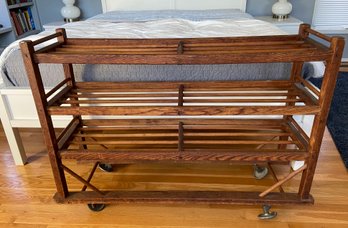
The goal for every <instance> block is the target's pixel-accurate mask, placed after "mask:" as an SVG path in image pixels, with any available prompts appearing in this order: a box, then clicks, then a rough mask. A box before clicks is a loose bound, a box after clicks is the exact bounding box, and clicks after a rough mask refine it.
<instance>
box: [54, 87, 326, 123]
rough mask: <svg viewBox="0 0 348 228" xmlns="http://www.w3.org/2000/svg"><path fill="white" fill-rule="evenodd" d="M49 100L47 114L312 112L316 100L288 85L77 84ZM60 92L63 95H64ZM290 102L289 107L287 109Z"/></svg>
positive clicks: (144, 114) (307, 93)
mask: <svg viewBox="0 0 348 228" xmlns="http://www.w3.org/2000/svg"><path fill="white" fill-rule="evenodd" d="M62 92H63V93H58V94H57V95H56V96H55V97H53V98H52V99H50V100H49V102H48V104H49V107H48V112H49V113H50V114H51V115H78V114H81V115H141V116H149V115H150V116H154V115H158V116H189V115H192V116H199V115H212V116H217V115H253V114H258V115H295V114H317V113H318V112H319V111H320V108H319V106H318V100H317V99H316V98H314V97H313V96H312V95H311V94H310V93H309V92H307V90H306V89H305V88H304V87H303V86H302V85H300V84H296V85H293V84H292V83H289V82H288V81H259V82H255V81H250V82H246V81H242V82H160V83H158V82H147V83H146V82H144V83H134V82H133V83H112V82H93V83H89V82H80V83H76V87H75V88H68V87H67V88H65V89H64V90H62ZM64 92H65V93H64ZM289 102H292V103H293V105H292V106H291V107H288V106H286V104H287V103H289Z"/></svg>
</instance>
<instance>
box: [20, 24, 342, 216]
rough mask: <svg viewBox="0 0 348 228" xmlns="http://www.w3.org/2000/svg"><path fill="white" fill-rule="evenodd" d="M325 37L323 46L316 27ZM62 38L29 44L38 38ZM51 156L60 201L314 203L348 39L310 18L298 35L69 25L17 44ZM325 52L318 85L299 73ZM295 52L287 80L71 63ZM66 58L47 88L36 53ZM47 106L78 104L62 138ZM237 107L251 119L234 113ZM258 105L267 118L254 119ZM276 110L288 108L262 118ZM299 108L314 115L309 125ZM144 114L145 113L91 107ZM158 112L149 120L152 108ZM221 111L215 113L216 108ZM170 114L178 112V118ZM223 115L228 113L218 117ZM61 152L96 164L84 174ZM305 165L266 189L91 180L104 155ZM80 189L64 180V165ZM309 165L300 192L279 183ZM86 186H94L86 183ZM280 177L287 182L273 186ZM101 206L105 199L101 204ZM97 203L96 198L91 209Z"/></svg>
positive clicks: (60, 109)
mask: <svg viewBox="0 0 348 228" xmlns="http://www.w3.org/2000/svg"><path fill="white" fill-rule="evenodd" d="M312 36H316V37H317V38H319V39H322V40H325V41H326V42H327V43H328V46H325V45H323V44H321V43H319V42H317V41H314V40H313V39H312V38H311V37H312ZM52 39H56V42H55V43H53V44H50V45H47V46H45V47H43V48H41V49H38V50H34V47H35V46H36V45H38V44H41V43H44V42H46V41H48V40H52ZM20 46H21V49H22V53H23V57H24V62H25V65H26V70H27V73H28V77H29V80H30V85H31V89H32V92H33V96H34V100H35V103H36V108H37V111H38V114H39V118H40V122H41V125H42V130H43V133H44V138H45V143H46V145H47V151H48V154H49V159H50V162H51V165H52V169H53V174H54V178H55V184H56V187H57V193H56V195H55V199H56V201H58V202H69V203H87V204H89V205H99V204H101V205H103V204H109V203H115V202H165V203H170V202H190V201H194V202H201V203H223V204H226V203H231V204H283V203H288V204H295V203H313V197H312V196H311V195H310V190H311V185H312V181H313V176H314V172H315V167H316V162H317V159H318V155H319V149H320V145H321V142H322V137H323V133H324V129H325V124H326V119H327V115H328V110H329V107H330V102H331V98H332V95H333V91H334V87H335V83H336V77H337V73H338V69H339V66H340V60H341V56H342V51H343V47H344V39H343V38H341V37H332V38H331V37H327V36H325V35H322V34H320V33H318V32H316V31H314V30H312V29H311V28H310V27H309V26H308V25H306V24H303V25H301V27H300V30H299V34H298V35H286V36H260V37H235V38H188V39H71V38H67V36H66V33H65V30H63V29H58V30H56V33H55V34H53V35H50V36H48V37H45V38H42V39H39V40H37V41H23V42H21V44H20ZM307 61H325V62H326V71H325V75H324V79H323V84H322V88H321V90H320V91H319V90H317V89H316V88H315V87H313V86H312V85H311V84H310V83H308V82H307V81H306V80H304V79H303V78H302V77H301V70H302V66H303V63H304V62H307ZM270 62H290V63H292V71H291V75H290V76H289V80H282V81H225V82H221V81H208V82H75V80H74V74H73V65H72V64H173V65H176V64H235V63H270ZM41 63H56V64H62V65H63V67H64V73H65V79H64V80H63V81H62V82H61V83H59V84H58V85H57V86H56V87H55V88H53V89H52V90H51V91H50V92H48V93H45V91H44V87H43V84H42V79H41V74H40V71H39V67H38V66H39V64H41ZM52 115H71V116H72V121H71V122H70V124H69V125H68V126H67V127H66V128H65V129H64V130H63V131H62V133H61V134H60V135H59V136H58V137H56V135H55V131H54V127H53V124H52V119H51V116H52ZM239 115H243V116H250V115H253V117H250V118H246V119H245V118H244V119H238V118H237V119H233V118H231V117H236V116H239ZM255 115H257V116H260V118H255ZM267 115H280V116H281V118H274V119H270V118H264V116H267ZM293 115H314V116H315V118H314V122H313V126H312V129H313V130H312V133H311V134H310V136H307V135H306V133H305V132H304V131H303V130H302V129H301V127H300V126H299V124H298V123H297V122H296V121H295V120H294V118H293ZM85 116H94V117H95V116H132V117H134V116H137V117H139V116H140V117H141V118H138V119H131V120H129V119H116V118H115V119H113V118H111V119H103V118H93V119H89V118H85ZM153 116H156V117H160V118H156V119H153V118H152V117H153ZM217 116H219V117H220V118H217V119H214V118H212V117H217ZM173 117H174V118H173ZM222 117H223V118H222ZM65 159H75V160H77V161H81V162H91V163H94V165H93V168H92V171H91V174H90V176H89V177H88V178H87V179H84V178H82V177H81V176H80V175H78V174H77V173H75V172H74V171H73V170H72V169H71V168H68V167H67V166H66V165H65V164H64V161H65ZM292 160H303V161H305V165H304V166H303V167H302V168H301V169H300V170H297V171H294V172H292V173H290V174H289V175H288V176H287V177H285V178H284V179H283V180H278V179H277V178H276V176H275V177H274V179H275V182H276V183H275V184H274V185H273V186H270V187H269V188H268V189H265V190H264V191H262V192H240V191H238V192H228V191H117V190H116V191H109V190H108V191H103V190H100V189H99V188H98V187H97V186H95V185H93V184H92V182H91V179H92V176H93V174H94V172H95V170H96V167H97V165H98V164H99V163H111V164H121V163H125V164H128V163H137V162H162V161H173V162H188V163H190V162H205V163H213V162H214V163H217V162H225V163H232V162H237V163H241V162H242V163H247V164H255V163H268V164H272V163H273V162H278V163H279V162H280V163H286V164H288V163H289V161H292ZM66 174H69V175H72V176H73V177H75V178H76V179H77V180H79V181H80V182H81V183H82V185H83V188H82V191H69V188H68V184H67V182H66V177H65V175H66ZM297 174H302V177H301V181H300V186H299V190H298V192H294V193H288V192H284V191H283V189H282V188H281V185H282V184H283V183H285V182H286V181H287V180H289V179H291V178H292V177H293V176H295V175H297ZM87 188H88V190H89V191H87ZM276 188H279V189H280V192H277V191H274V189H276ZM99 209H100V208H99ZM95 210H97V209H95Z"/></svg>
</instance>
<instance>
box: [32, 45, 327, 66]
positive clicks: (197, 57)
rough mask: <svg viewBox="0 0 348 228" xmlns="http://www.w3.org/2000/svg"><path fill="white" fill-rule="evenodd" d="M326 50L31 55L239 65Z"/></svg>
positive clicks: (313, 56)
mask: <svg viewBox="0 0 348 228" xmlns="http://www.w3.org/2000/svg"><path fill="white" fill-rule="evenodd" d="M330 54H331V53H327V52H318V51H313V52H306V50H305V49H304V50H297V51H293V52H290V53H289V52H285V51H284V52H282V51H277V50H274V53H270V52H268V51H265V52H263V53H254V52H249V53H245V54H242V53H237V52H236V53H233V54H231V53H230V54H227V53H225V54H223V55H222V54H221V53H220V54H215V55H212V54H183V55H175V54H170V55H169V54H164V55H154V54H148V55H144V54H138V55H120V54H108V55H107V54H104V53H103V54H98V53H91V54H83V55H81V54H71V53H67V54H58V53H47V54H45V53H40V54H36V55H35V57H34V60H35V62H37V63H66V64H67V63H71V62H74V63H75V64H142V65H154V64H160V65H161V64H164V65H182V64H186V65H192V64H212V63H214V64H232V63H233V64H238V63H245V62H249V63H272V62H293V61H303V62H306V61H323V60H326V59H328V58H329V57H330Z"/></svg>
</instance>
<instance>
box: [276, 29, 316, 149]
mask: <svg viewBox="0 0 348 228" xmlns="http://www.w3.org/2000/svg"><path fill="white" fill-rule="evenodd" d="M308 28H310V25H308V24H301V25H300V27H299V32H298V35H299V36H300V37H301V38H302V39H306V38H307V37H308V36H309V33H308V32H307V29H308ZM303 64H304V62H293V63H292V68H291V74H290V78H289V80H290V81H291V82H296V81H298V78H300V77H302V68H303ZM294 98H296V96H287V99H294ZM293 105H295V103H294V102H287V103H286V106H293ZM289 117H290V116H284V119H285V120H287V119H288V118H289ZM279 139H280V140H288V136H280V137H279ZM285 148H286V145H279V149H285Z"/></svg>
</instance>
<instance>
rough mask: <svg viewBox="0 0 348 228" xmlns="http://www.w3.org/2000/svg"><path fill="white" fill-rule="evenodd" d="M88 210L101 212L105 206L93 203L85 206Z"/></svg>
mask: <svg viewBox="0 0 348 228" xmlns="http://www.w3.org/2000/svg"><path fill="white" fill-rule="evenodd" d="M87 206H88V208H89V209H90V210H91V211H102V210H103V209H104V208H105V204H98V203H97V204H94V203H89V204H87Z"/></svg>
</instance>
